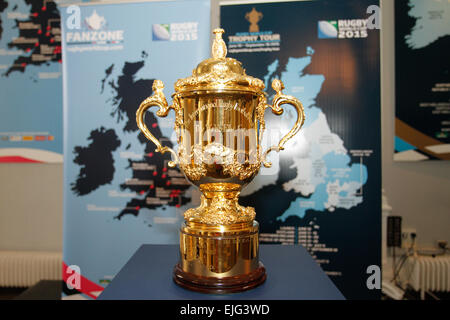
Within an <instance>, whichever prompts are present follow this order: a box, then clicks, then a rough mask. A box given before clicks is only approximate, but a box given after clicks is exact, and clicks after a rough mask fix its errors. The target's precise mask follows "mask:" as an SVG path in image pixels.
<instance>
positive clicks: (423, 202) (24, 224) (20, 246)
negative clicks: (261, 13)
mask: <svg viewBox="0 0 450 320" xmlns="http://www.w3.org/2000/svg"><path fill="white" fill-rule="evenodd" d="M213 2H214V3H217V0H214V1H213ZM393 10H394V6H393V1H392V0H383V1H382V14H383V31H382V70H381V71H382V142H383V173H382V175H383V186H384V189H385V190H386V194H387V196H388V199H389V203H390V205H391V206H392V207H393V214H395V215H401V216H403V218H404V220H403V226H404V227H410V228H415V229H416V230H417V233H418V241H419V244H420V245H426V246H432V245H434V242H435V240H438V239H443V240H450V162H444V161H430V162H421V163H398V162H397V163H394V162H393V160H392V159H393V148H394V146H393V140H394V139H393V137H394V107H395V95H394V94H395V91H394V85H395V82H394V11H393ZM217 21H218V17H217V11H216V12H215V13H213V16H212V23H213V27H214V26H217V24H218V23H217ZM412 67H413V66H412ZM405 81H414V79H405ZM62 177H63V173H62V165H42V164H0V250H50V251H60V250H61V249H62V195H63V193H62V187H63V185H62Z"/></svg>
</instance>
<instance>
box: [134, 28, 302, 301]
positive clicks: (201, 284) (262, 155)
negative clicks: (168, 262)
mask: <svg viewBox="0 0 450 320" xmlns="http://www.w3.org/2000/svg"><path fill="white" fill-rule="evenodd" d="M223 33H224V30H223V29H215V30H214V34H215V36H216V37H215V40H214V43H213V46H212V58H210V59H207V60H204V61H202V62H201V63H200V64H199V65H198V66H197V67H196V68H195V69H194V70H193V72H192V76H190V77H188V78H185V79H179V80H178V81H177V82H176V83H175V93H174V94H173V95H172V97H173V104H172V105H171V106H169V105H168V103H167V101H166V98H165V96H164V93H163V88H164V84H163V83H162V81H159V80H155V81H154V82H153V95H152V96H151V97H149V98H147V99H145V100H144V101H143V102H142V103H141V105H140V106H139V109H138V111H137V113H136V121H137V124H138V126H139V128H140V129H141V131H142V132H143V134H144V135H145V136H146V137H147V138H148V139H149V140H151V141H152V142H153V143H154V144H155V145H156V146H157V148H156V151H157V152H161V153H162V154H163V153H166V152H170V153H171V155H172V161H170V162H169V164H168V165H169V166H170V167H174V166H176V165H177V164H178V165H179V166H180V168H181V170H182V171H183V173H184V175H185V176H186V178H187V179H188V180H189V181H190V182H191V183H192V184H194V185H195V186H197V187H199V189H200V191H201V192H202V195H201V204H200V206H199V207H198V208H193V209H189V210H187V211H186V212H185V213H184V219H185V221H184V223H183V224H182V226H181V230H180V260H179V263H178V264H177V265H176V266H175V268H174V273H173V279H174V281H175V282H176V283H177V284H178V285H180V286H182V287H184V288H188V289H191V290H195V291H200V292H207V293H230V292H239V291H244V290H248V289H252V288H254V287H256V286H258V285H259V284H261V283H263V282H264V281H265V279H266V270H265V268H264V266H263V264H262V263H261V262H260V261H259V257H258V251H259V241H258V229H259V225H258V222H256V221H255V220H254V219H255V210H254V208H252V207H243V206H240V205H239V203H238V198H239V194H240V192H241V189H242V188H243V187H245V186H246V185H247V184H248V183H250V182H251V181H252V179H253V178H254V177H255V176H256V175H257V174H258V171H259V169H260V167H261V164H263V165H264V166H265V167H270V166H271V163H270V162H268V161H267V160H266V157H267V155H268V153H270V152H271V151H277V152H278V151H280V150H283V149H284V147H283V146H284V144H285V143H286V141H288V140H289V139H290V138H292V137H293V136H294V135H295V134H296V133H297V132H298V131H299V130H300V128H301V127H302V125H303V123H304V120H305V115H304V111H303V106H302V104H301V103H300V101H299V100H297V99H296V98H295V97H292V96H288V95H284V94H283V93H282V89H283V88H284V86H283V83H282V82H281V81H280V80H278V79H275V80H274V81H273V83H272V88H273V89H274V90H275V92H276V95H275V97H274V99H273V104H272V105H268V104H267V99H266V94H265V93H264V91H263V90H264V83H263V82H262V81H261V80H259V79H256V78H253V77H251V76H248V75H246V73H245V70H244V69H243V68H242V65H241V63H240V62H239V61H237V60H235V59H232V58H226V54H227V47H226V45H225V42H224V41H223V40H222V34H223ZM283 104H290V105H292V106H294V107H295V109H296V111H297V120H296V122H295V126H294V128H293V129H292V130H291V131H290V132H289V133H288V134H286V135H285V136H284V137H283V138H282V139H281V141H280V142H279V144H278V145H277V146H272V147H270V148H268V149H267V150H266V151H265V152H262V150H261V141H262V134H263V132H264V130H265V122H264V111H265V110H266V108H270V109H272V112H273V113H274V114H276V115H281V114H282V113H283V108H282V107H281V106H282V105H283ZM154 106H155V107H159V110H158V111H157V112H156V114H157V115H158V116H160V117H165V116H167V114H168V113H169V111H170V109H173V110H174V111H175V132H176V134H177V142H178V152H175V151H174V150H172V149H171V148H168V147H164V146H162V145H161V143H160V142H159V141H158V140H157V139H156V138H155V137H154V136H153V135H152V133H151V132H150V130H149V129H148V128H147V126H146V124H145V122H144V115H145V112H146V111H147V109H149V108H150V107H154ZM275 201H276V200H275Z"/></svg>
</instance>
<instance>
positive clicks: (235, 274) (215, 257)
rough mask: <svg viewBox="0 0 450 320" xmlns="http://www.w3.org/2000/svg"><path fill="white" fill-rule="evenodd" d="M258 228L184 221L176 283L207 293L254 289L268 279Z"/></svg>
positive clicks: (174, 274)
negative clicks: (260, 257) (260, 249)
mask: <svg viewBox="0 0 450 320" xmlns="http://www.w3.org/2000/svg"><path fill="white" fill-rule="evenodd" d="M258 229H259V225H258V223H257V222H256V221H249V222H245V223H237V224H232V225H208V224H204V223H198V222H188V221H187V222H185V223H183V225H182V227H181V230H180V262H179V263H178V264H177V265H176V266H175V268H174V272H173V280H174V281H175V283H176V284H178V285H180V286H181V287H184V288H186V289H190V290H194V291H200V292H204V293H216V294H220V293H232V292H240V291H245V290H249V289H252V288H255V287H256V286H258V285H260V284H261V283H263V282H264V281H265V280H266V269H265V268H264V266H263V264H262V263H261V262H259V259H258V258H259V239H258Z"/></svg>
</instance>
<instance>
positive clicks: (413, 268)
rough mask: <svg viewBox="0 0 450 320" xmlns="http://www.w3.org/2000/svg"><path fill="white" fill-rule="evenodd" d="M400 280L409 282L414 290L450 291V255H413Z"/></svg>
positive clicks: (406, 264) (422, 294)
mask: <svg viewBox="0 0 450 320" xmlns="http://www.w3.org/2000/svg"><path fill="white" fill-rule="evenodd" d="M400 280H401V281H402V282H407V283H409V284H410V285H411V286H412V287H413V289H414V290H416V291H421V296H422V298H423V296H424V292H425V291H437V292H442V291H446V292H448V291H450V256H449V255H444V256H436V257H434V258H433V257H430V256H416V257H414V256H411V257H409V258H408V260H407V261H406V262H405V267H404V268H403V270H402V273H401V276H400Z"/></svg>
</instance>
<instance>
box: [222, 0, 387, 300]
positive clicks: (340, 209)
mask: <svg viewBox="0 0 450 320" xmlns="http://www.w3.org/2000/svg"><path fill="white" fill-rule="evenodd" d="M249 3H250V2H249ZM378 5H379V3H378V1H376V0H365V1H360V0H358V1H356V0H347V1H298V2H296V1H290V2H277V3H255V2H251V3H250V4H248V5H247V4H239V5H224V6H222V7H221V25H222V27H223V28H224V29H225V31H226V34H225V39H226V42H227V45H228V52H229V56H231V57H233V58H236V59H238V60H239V61H241V62H242V63H243V65H244V67H245V68H246V70H247V73H248V74H250V75H252V76H256V77H258V78H260V79H264V81H265V84H266V88H268V89H267V90H268V93H269V100H271V98H273V95H274V91H273V90H272V89H271V88H270V87H271V82H272V80H273V79H276V78H278V79H281V80H282V81H283V82H284V84H285V86H286V90H285V91H284V93H286V94H289V95H293V96H295V97H297V98H298V99H300V101H302V103H303V105H304V107H305V113H306V122H305V124H304V127H303V129H302V130H301V131H300V133H299V134H298V135H297V136H295V138H293V139H292V140H291V141H289V142H288V143H287V144H286V150H284V151H282V152H280V154H279V159H275V157H274V156H273V155H272V156H271V157H272V159H273V160H274V164H276V163H278V166H275V165H274V168H272V169H270V170H269V169H262V170H261V172H260V174H259V175H258V176H257V177H256V178H255V180H254V181H253V182H252V183H251V184H250V185H249V186H248V187H247V188H245V189H244V190H243V192H242V195H243V196H242V197H241V204H242V205H251V206H254V207H255V209H256V219H257V220H258V221H259V223H260V226H261V237H260V239H261V242H262V243H284V244H301V245H303V246H305V247H306V248H307V249H308V251H309V252H310V254H311V255H312V256H313V257H314V258H315V259H316V261H317V262H318V263H319V264H320V265H321V267H322V268H323V269H324V270H325V272H326V273H327V274H328V275H329V276H330V277H331V279H332V280H333V281H334V283H335V284H336V285H337V286H338V288H339V289H340V290H341V291H342V293H343V294H344V296H345V297H346V298H349V299H370V298H378V297H379V296H380V290H379V286H378V285H377V283H376V281H375V282H374V279H377V276H378V283H379V280H380V278H379V276H380V272H379V271H380V269H379V267H380V259H381V141H380V53H379V51H380V50H379V44H380V43H379V37H380V32H379V27H380V25H379V22H380V17H379V15H378V13H379V6H378ZM285 109H286V110H285V112H284V114H283V116H282V117H281V118H282V119H281V120H280V117H275V116H272V115H271V114H269V112H267V113H266V117H267V119H268V120H267V122H266V128H268V129H270V128H275V127H278V128H280V129H281V130H283V128H284V130H285V131H284V132H287V130H288V128H290V127H291V126H292V124H291V123H293V121H294V119H295V113H294V109H293V108H289V107H286V108H285ZM266 136H267V135H266ZM275 160H276V161H275ZM268 170H269V171H268ZM263 262H264V261H263ZM371 266H372V267H371ZM369 267H370V268H369ZM368 270H369V271H368ZM370 270H372V271H370ZM373 270H377V274H375V273H374V271H373ZM377 287H378V289H377Z"/></svg>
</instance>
